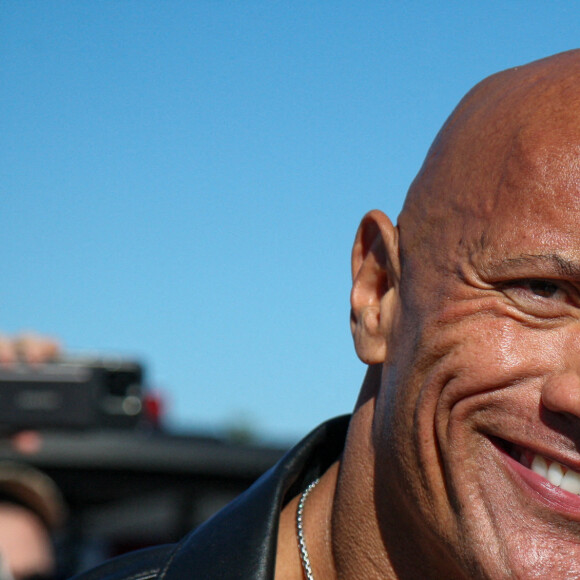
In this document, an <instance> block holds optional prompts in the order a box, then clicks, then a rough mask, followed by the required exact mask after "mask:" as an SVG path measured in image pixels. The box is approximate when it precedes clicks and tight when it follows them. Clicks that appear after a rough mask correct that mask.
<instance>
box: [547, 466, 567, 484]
mask: <svg viewBox="0 0 580 580" xmlns="http://www.w3.org/2000/svg"><path fill="white" fill-rule="evenodd" d="M563 477H564V470H563V469H562V466H561V465H560V464H559V463H558V462H557V461H552V463H551V465H550V467H548V481H549V482H550V483H551V484H552V485H557V486H560V484H561V483H562V478H563Z"/></svg>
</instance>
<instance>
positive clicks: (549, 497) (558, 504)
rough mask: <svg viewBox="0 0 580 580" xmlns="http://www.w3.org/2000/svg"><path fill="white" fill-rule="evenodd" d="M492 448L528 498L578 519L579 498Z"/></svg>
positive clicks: (498, 447)
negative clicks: (498, 453) (498, 454)
mask: <svg viewBox="0 0 580 580" xmlns="http://www.w3.org/2000/svg"><path fill="white" fill-rule="evenodd" d="M494 446H495V448H496V449H497V450H498V451H499V452H500V456H501V458H502V459H503V461H504V462H505V464H506V465H507V467H508V470H509V471H510V472H511V473H512V474H513V475H514V477H513V479H514V480H515V481H516V482H517V483H519V484H520V487H522V489H523V491H524V493H525V494H526V495H527V496H528V497H531V498H532V499H535V500H536V501H539V502H540V503H543V504H544V505H545V506H547V507H549V508H550V509H551V510H554V511H557V512H559V513H562V514H565V515H568V516H572V517H574V518H575V519H577V518H580V496H578V495H576V494H573V493H570V492H569V491H564V490H563V489H561V488H559V487H557V486H555V485H552V484H551V483H550V482H549V481H548V480H547V479H545V478H543V477H542V476H541V475H538V474H537V473H535V472H534V471H532V470H531V469H528V468H527V467H525V466H523V465H522V464H521V463H519V462H518V461H517V460H516V459H514V458H513V457H511V456H510V455H509V454H508V453H507V452H506V450H505V449H502V447H501V446H499V445H497V444H494Z"/></svg>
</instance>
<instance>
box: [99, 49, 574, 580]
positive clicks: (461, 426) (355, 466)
mask: <svg viewBox="0 0 580 580" xmlns="http://www.w3.org/2000/svg"><path fill="white" fill-rule="evenodd" d="M352 273H353V287H352V294H351V305H352V310H351V329H352V333H353V336H354V343H355V347H356V351H357V354H358V356H359V357H360V358H361V359H362V360H363V361H364V362H365V363H367V364H368V365H369V370H368V372H367V375H366V378H365V381H364V383H363V387H362V390H361V393H360V395H359V400H358V402H357V404H356V407H355V410H354V413H353V415H352V417H351V418H350V420H348V419H345V418H342V419H338V420H334V421H331V422H329V423H326V424H324V425H323V426H321V427H320V428H319V429H318V430H317V431H315V432H314V433H312V434H311V435H310V436H309V437H307V438H306V439H305V440H304V441H303V442H301V443H300V444H299V445H298V446H297V447H296V448H294V449H293V450H292V451H290V452H289V454H288V455H287V456H286V457H285V458H284V459H283V460H282V461H281V463H280V464H278V465H277V466H275V467H274V468H273V469H272V470H271V471H270V472H268V473H267V474H265V475H264V476H263V477H262V478H261V479H260V480H259V481H258V482H257V484H256V485H255V486H254V487H252V488H251V489H250V490H249V491H248V492H247V493H246V494H245V495H243V496H241V497H240V498H239V499H238V500H237V501H236V502H234V504H232V505H230V506H229V507H227V508H226V509H225V510H224V511H222V512H220V513H219V514H218V515H217V516H216V517H214V518H213V519H212V520H210V522H208V523H207V524H205V525H204V526H202V527H201V528H200V529H198V530H197V531H194V532H192V533H191V534H190V535H189V536H188V537H186V538H185V539H184V540H183V541H182V542H181V543H180V544H179V545H177V546H173V547H165V548H157V549H154V550H152V551H149V552H142V553H137V554H134V555H132V556H130V557H129V558H126V559H124V560H119V561H117V562H116V563H111V564H108V565H106V566H105V567H104V568H101V569H98V570H95V571H93V572H92V573H90V574H89V576H88V578H104V577H106V578H111V579H112V578H129V577H131V578H134V579H145V578H165V579H172V578H175V579H177V578H183V579H185V578H204V579H208V578H210V579H216V580H217V579H219V580H224V579H234V578H244V579H246V578H252V579H254V578H256V579H266V578H275V579H276V580H302V579H303V578H314V579H315V580H328V579H334V578H341V579H353V580H354V579H356V580H358V579H361V578H362V579H367V578H368V579H405V580H417V579H434V580H441V579H474V578H489V579H507V578H520V579H522V578H530V579H531V578H550V579H557V578H580V497H579V494H580V449H579V446H580V51H574V52H568V53H564V54H560V55H557V56H554V57H551V58H548V59H545V60H541V61H538V62H535V63H532V64H529V65H527V66H524V67H520V68H515V69H511V70H508V71H505V72H502V73H499V74H497V75H495V76H492V77H490V78H489V79H487V80H485V81H483V82H482V83H481V84H479V85H478V86H477V87H475V88H474V89H473V90H472V91H471V92H470V93H469V94H468V95H467V96H466V97H465V98H464V99H463V100H462V101H461V103H460V104H459V106H458V107H457V109H456V110H455V111H454V113H453V114H452V116H451V117H450V119H449V120H448V121H447V122H446V124H445V126H444V127H443V129H442V130H441V132H440V133H439V135H438V136H437V138H436V139H435V142H434V144H433V146H432V147H431V149H430V151H429V153H428V155H427V158H426V160H425V163H424V165H423V167H422V168H421V170H420V172H419V174H418V176H417V178H416V179H415V181H414V182H413V184H412V185H411V188H410V190H409V194H408V197H407V200H406V202H405V205H404V208H403V211H402V213H401V215H400V217H399V220H398V225H397V226H396V227H394V226H393V225H392V223H391V222H390V221H389V219H388V218H387V217H386V216H385V215H384V214H383V213H381V212H380V211H372V212H370V213H369V214H368V215H367V216H365V218H364V219H363V221H362V224H361V226H360V228H359V231H358V233H357V236H356V240H355V244H354V250H353V254H352ZM313 388H315V387H313Z"/></svg>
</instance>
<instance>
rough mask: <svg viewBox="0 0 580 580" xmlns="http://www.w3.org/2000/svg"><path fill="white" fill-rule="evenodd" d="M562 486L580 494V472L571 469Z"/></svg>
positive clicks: (563, 479)
mask: <svg viewBox="0 0 580 580" xmlns="http://www.w3.org/2000/svg"><path fill="white" fill-rule="evenodd" d="M560 487H561V488H562V489H564V490H566V491H569V492H570V493H575V494H580V473H576V472H575V471H572V470H571V469H569V470H568V471H567V472H566V474H565V475H564V477H563V478H562V483H561V484H560Z"/></svg>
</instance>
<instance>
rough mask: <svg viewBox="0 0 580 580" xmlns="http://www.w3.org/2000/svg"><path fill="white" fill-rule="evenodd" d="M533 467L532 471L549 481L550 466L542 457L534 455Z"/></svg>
mask: <svg viewBox="0 0 580 580" xmlns="http://www.w3.org/2000/svg"><path fill="white" fill-rule="evenodd" d="M531 467H532V471H535V472H536V473H537V474H538V475H541V476H542V477H545V478H546V479H548V464H547V463H546V460H545V459H544V458H543V457H542V456H541V455H534V460H533V461H532V466H531Z"/></svg>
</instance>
